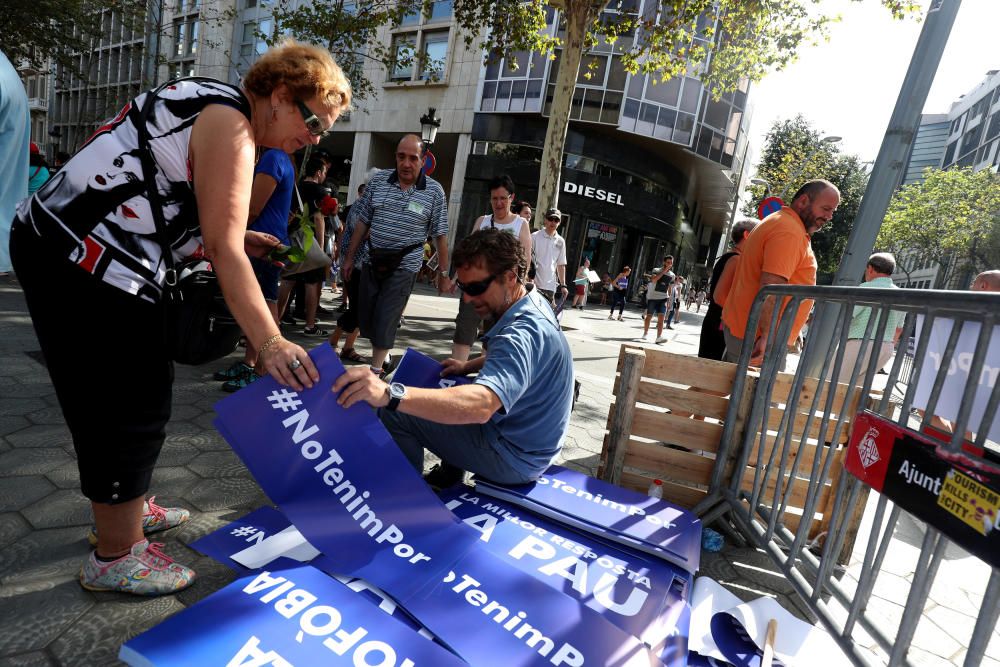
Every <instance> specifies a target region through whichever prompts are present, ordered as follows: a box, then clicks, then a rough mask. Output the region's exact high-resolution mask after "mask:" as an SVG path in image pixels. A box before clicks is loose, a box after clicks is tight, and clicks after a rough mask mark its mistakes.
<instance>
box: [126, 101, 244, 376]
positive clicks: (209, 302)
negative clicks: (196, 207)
mask: <svg viewBox="0 0 1000 667" xmlns="http://www.w3.org/2000/svg"><path fill="white" fill-rule="evenodd" d="M171 83H173V82H172V81H171V82H168V83H166V84H163V86H161V87H160V88H157V89H156V90H155V91H153V92H151V93H150V94H149V97H147V98H146V101H145V103H144V104H143V107H142V112H141V113H140V115H139V122H138V123H137V130H138V134H139V158H140V160H141V161H142V171H143V177H144V179H145V183H146V195H147V197H148V199H149V208H150V210H151V211H152V213H153V221H154V223H155V225H156V236H157V240H158V241H159V243H160V248H161V250H162V255H163V265H164V267H165V269H166V280H165V282H164V286H163V294H162V296H161V301H162V303H163V310H164V344H165V345H166V346H167V350H168V355H169V356H170V358H171V359H173V360H174V361H176V362H177V363H179V364H187V365H191V366H197V365H200V364H204V363H208V362H209V361H215V360H216V359H220V358H222V357H224V356H226V355H228V354H231V353H232V352H233V350H235V349H236V345H237V343H239V340H240V326H239V324H237V322H236V318H234V317H233V315H232V313H230V312H229V307H228V306H227V305H226V302H225V299H224V298H223V296H222V289H221V288H220V286H219V278H218V276H216V275H215V271H213V270H212V265H211V264H210V263H209V262H208V261H207V260H205V259H195V260H188V261H185V262H181V263H179V264H178V263H175V261H174V255H173V250H172V249H171V247H170V241H169V240H168V238H167V224H166V221H165V220H164V219H163V204H162V201H161V199H160V192H159V190H158V189H157V187H156V179H155V174H156V171H157V169H156V161H155V159H154V158H153V152H152V151H151V150H150V147H149V132H148V130H147V129H146V119H147V118H148V117H149V114H150V111H151V110H152V108H153V102H154V100H155V99H156V96H157V94H158V93H159V92H160V91H161V90H162V89H163V87H164V86H167V85H170V84H171Z"/></svg>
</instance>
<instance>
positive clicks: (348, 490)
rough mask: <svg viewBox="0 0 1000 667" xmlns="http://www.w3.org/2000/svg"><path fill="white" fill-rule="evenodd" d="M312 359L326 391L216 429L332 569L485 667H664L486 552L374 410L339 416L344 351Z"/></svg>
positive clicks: (267, 384)
mask: <svg viewBox="0 0 1000 667" xmlns="http://www.w3.org/2000/svg"><path fill="white" fill-rule="evenodd" d="M310 355H311V356H312V358H313V360H314V362H315V363H316V366H317V368H318V369H319V372H320V376H321V378H322V379H321V381H320V382H319V383H318V384H317V385H316V386H314V387H313V388H312V389H310V390H304V391H302V392H295V391H292V390H290V389H288V388H286V387H280V386H278V384H277V383H276V382H274V381H273V380H272V379H270V378H263V379H261V380H259V381H257V382H255V383H253V384H252V385H250V386H249V387H247V388H245V389H243V390H241V391H239V392H237V393H236V394H233V395H232V396H230V397H229V398H226V399H224V400H222V401H221V402H220V403H219V404H217V406H216V409H217V411H218V414H219V417H218V419H217V420H216V426H217V427H218V429H219V431H220V433H222V435H223V436H224V437H225V438H226V440H227V441H228V442H229V443H230V444H231V445H232V447H233V449H234V450H235V451H236V453H237V454H238V455H239V456H240V457H241V458H242V459H243V461H244V462H245V463H246V465H247V467H248V468H249V469H250V471H251V472H252V473H253V475H254V477H255V478H256V479H257V481H258V483H259V484H260V486H261V488H262V489H263V490H264V491H265V492H266V493H267V495H268V496H269V497H270V498H271V499H272V500H273V501H274V502H275V503H276V504H278V506H279V507H281V509H282V512H283V513H284V514H285V516H287V517H288V518H289V519H291V520H292V522H293V523H294V524H295V526H296V527H297V528H298V530H300V531H301V532H302V535H304V536H305V538H307V539H308V541H309V543H310V544H311V545H312V546H314V547H315V548H316V549H318V550H319V551H321V552H322V553H323V555H324V557H325V558H328V559H329V562H330V563H331V567H332V568H334V569H335V570H336V571H337V572H338V573H340V574H344V575H351V576H356V577H360V578H362V579H365V580H366V581H369V582H371V583H373V584H374V585H376V586H378V587H379V588H381V589H383V590H384V591H385V592H386V593H387V594H388V595H390V596H392V597H393V598H394V599H395V600H397V601H398V602H399V603H400V604H402V605H403V606H404V607H406V609H407V610H408V611H409V612H410V613H411V614H412V615H413V616H414V617H415V618H416V619H417V620H418V621H419V622H420V623H421V624H422V625H424V626H425V627H427V628H428V629H429V630H430V631H431V632H433V633H434V634H435V635H436V636H437V637H438V638H439V639H441V640H442V641H443V642H445V643H446V644H447V645H448V646H449V647H450V648H452V649H453V650H455V651H456V652H457V653H458V654H459V655H460V656H461V657H462V658H463V659H465V660H466V661H467V662H469V663H471V664H503V665H509V666H511V667H515V666H519V665H525V666H526V665H553V664H555V665H582V664H584V662H586V664H588V665H640V664H641V665H643V666H644V667H645V666H647V665H649V664H650V663H651V662H655V659H653V658H652V657H651V656H650V655H649V652H648V650H647V649H646V648H645V647H644V646H643V645H642V644H641V643H640V642H639V641H638V640H637V639H636V638H634V637H631V636H629V635H628V634H627V633H625V632H622V631H621V630H620V629H618V628H617V627H615V626H614V625H612V624H611V623H608V622H607V621H605V620H604V619H602V618H601V617H600V616H599V615H597V614H595V613H594V612H592V611H591V610H590V609H588V608H586V607H584V606H582V605H580V604H579V603H578V602H577V601H575V600H573V599H571V598H569V597H567V596H565V595H562V594H560V593H558V592H556V591H553V590H552V589H551V588H549V587H548V586H546V585H545V584H542V583H541V582H538V581H535V580H534V579H533V578H532V577H530V576H528V575H525V574H523V573H522V572H520V571H518V570H516V569H515V568H512V567H510V566H509V565H507V564H505V563H504V562H502V561H501V560H499V559H497V558H496V557H494V556H492V555H491V554H489V553H488V552H487V551H486V550H485V549H484V548H482V547H481V546H480V544H479V535H478V534H477V533H476V531H473V530H471V529H470V528H469V527H468V526H465V525H462V524H461V523H460V522H459V520H458V519H457V518H456V517H455V516H454V515H453V514H452V513H451V512H449V511H448V510H447V509H446V508H445V507H444V505H443V504H442V503H441V501H440V500H438V499H437V497H436V496H434V494H433V493H431V491H430V489H429V487H428V486H427V485H426V484H425V483H424V482H423V480H422V479H421V478H420V476H419V475H418V474H417V472H416V471H415V470H414V469H413V467H412V466H411V465H410V464H409V462H408V461H407V460H406V458H405V456H403V454H402V452H401V451H400V450H399V448H398V447H397V446H396V444H395V443H394V442H393V441H392V439H391V438H390V437H389V434H388V432H387V431H386V430H385V428H384V427H383V426H382V424H381V422H379V420H378V418H377V417H376V415H375V413H374V412H373V411H372V409H371V408H370V407H368V406H367V405H365V404H358V405H355V406H353V407H352V408H350V409H347V410H345V409H344V408H342V407H340V406H339V405H338V404H337V402H336V396H335V395H334V394H333V393H332V392H331V390H330V389H331V386H332V384H333V382H334V381H335V380H336V378H337V377H339V376H340V375H341V374H342V373H343V372H344V368H343V366H342V365H341V364H340V361H339V359H337V356H336V354H335V353H334V351H333V349H332V348H330V347H329V346H326V345H323V346H319V347H317V348H315V349H314V350H313V351H312V352H311V353H310ZM525 619H529V620H528V621H526V620H525ZM497 656H502V660H500V661H499V662H498V661H497Z"/></svg>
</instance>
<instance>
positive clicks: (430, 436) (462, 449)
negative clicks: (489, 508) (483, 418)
mask: <svg viewBox="0 0 1000 667" xmlns="http://www.w3.org/2000/svg"><path fill="white" fill-rule="evenodd" d="M378 416H379V418H380V419H381V420H382V424H384V425H385V427H386V429H387V430H388V431H389V435H391V436H392V439H393V440H395V441H396V444H397V445H399V448H400V449H401V450H402V452H403V454H404V455H405V456H406V458H407V459H408V460H409V462H410V464H411V465H412V466H413V467H414V468H416V469H417V472H423V469H424V449H429V450H430V451H431V452H432V453H434V454H436V455H438V456H439V457H440V458H441V460H442V461H444V462H445V463H449V464H451V465H453V466H455V467H457V468H461V469H462V470H468V471H469V472H471V473H474V474H476V475H480V476H482V477H485V478H486V479H488V480H491V481H493V482H498V483H500V484H524V483H526V482H530V481H532V480H533V479H534V478H533V477H526V476H524V475H522V474H520V473H518V472H516V471H514V470H512V469H511V467H510V464H508V463H507V462H506V461H504V460H503V459H502V458H501V457H500V455H499V454H498V453H497V450H496V447H495V446H494V441H495V439H496V438H497V435H496V433H495V430H493V426H492V425H491V424H488V423H487V424H438V423H437V422H432V421H429V420H427V419H421V418H420V417H414V416H412V415H406V414H403V413H402V412H392V411H390V410H386V409H385V408H381V409H379V411H378ZM491 431H492V432H491ZM541 472H542V471H539V474H541Z"/></svg>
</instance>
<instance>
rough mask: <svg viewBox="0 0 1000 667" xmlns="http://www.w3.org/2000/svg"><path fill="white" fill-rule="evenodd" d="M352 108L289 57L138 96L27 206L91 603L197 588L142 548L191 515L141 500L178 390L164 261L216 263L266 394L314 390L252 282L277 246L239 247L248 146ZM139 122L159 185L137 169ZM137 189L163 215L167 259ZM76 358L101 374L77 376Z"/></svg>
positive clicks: (22, 238) (292, 45) (155, 551)
mask: <svg viewBox="0 0 1000 667" xmlns="http://www.w3.org/2000/svg"><path fill="white" fill-rule="evenodd" d="M150 100H151V101H152V102H151V103H152V107H151V108H150V109H149V111H150V115H149V118H148V119H145V117H144V116H143V115H142V114H141V113H140V109H144V108H146V102H147V101H150ZM350 102H351V90H350V84H349V83H348V81H347V78H346V77H345V76H344V74H343V72H342V71H341V69H340V68H339V67H338V66H337V64H336V63H335V62H334V61H333V59H332V57H331V56H330V54H329V53H328V52H327V51H326V50H324V49H321V48H318V47H314V46H309V45H305V44H299V43H296V42H294V41H288V42H285V43H284V44H282V45H280V46H277V47H275V48H273V49H271V50H270V51H268V52H266V53H265V54H264V55H262V56H261V57H260V58H259V59H258V60H257V62H256V63H254V65H253V66H252V67H251V68H250V69H249V70H248V71H247V73H246V75H245V77H244V79H243V83H242V87H236V86H233V85H230V84H228V83H224V82H222V81H216V80H213V79H206V78H192V79H182V80H177V81H174V82H172V83H170V84H169V85H167V86H164V87H162V88H160V89H158V90H157V91H156V92H155V93H150V92H147V93H143V94H141V95H139V96H138V97H137V98H135V99H134V100H133V101H131V102H130V103H129V104H127V105H126V107H125V108H124V109H123V110H122V111H121V112H120V113H119V114H118V115H117V116H116V117H115V118H114V119H113V120H111V121H109V122H108V123H107V124H105V125H104V126H103V127H101V128H99V129H98V131H97V133H96V134H94V136H93V137H91V139H90V140H89V141H88V142H87V143H86V144H85V145H84V146H83V147H82V148H81V149H80V150H79V152H77V154H76V155H75V156H73V157H72V158H71V159H70V160H69V162H67V163H66V165H65V166H64V167H63V168H62V169H60V170H59V173H58V174H57V175H56V177H55V178H53V179H52V180H50V181H49V182H48V183H46V184H45V185H44V186H42V188H41V189H40V190H39V191H38V192H37V193H35V195H34V196H33V197H31V198H29V199H26V200H25V201H24V202H23V203H22V204H21V206H20V208H19V210H18V214H17V218H16V219H15V222H14V226H13V231H12V238H11V253H12V256H13V260H14V267H15V269H16V271H17V276H18V279H19V281H20V282H21V285H22V287H23V289H24V297H25V300H26V301H27V304H28V310H29V312H30V314H31V318H32V321H33V323H34V326H35V332H36V333H37V335H38V342H39V343H40V345H41V348H42V352H43V354H44V355H45V361H46V365H47V368H48V372H49V375H50V376H51V378H52V384H53V385H54V386H55V390H56V394H57V396H58V397H59V403H60V406H61V407H62V412H63V415H64V417H65V419H66V424H67V425H68V427H69V430H70V433H71V434H72V436H73V448H74V449H75V451H76V455H77V465H78V467H79V471H80V486H81V490H82V492H83V495H85V496H86V497H87V498H88V499H89V500H90V503H91V508H92V509H93V513H94V522H95V528H96V536H93V537H95V539H96V546H97V548H96V550H95V551H93V552H91V553H90V555H89V556H88V557H87V559H86V560H85V562H84V564H83V568H82V571H81V573H80V583H81V585H82V586H83V587H84V588H87V589H89V590H96V591H120V592H126V593H134V594H138V595H163V594H170V593H174V592H176V591H178V590H180V589H182V588H185V587H187V586H188V585H190V584H191V582H192V581H193V580H194V578H195V573H194V571H193V570H192V569H191V568H189V567H186V566H184V565H181V564H179V563H176V562H174V561H173V560H172V559H171V558H169V557H168V556H167V555H166V554H165V553H164V552H163V551H162V549H161V547H162V545H159V544H156V543H150V542H149V541H148V538H147V535H148V534H149V533H152V532H155V531H159V530H164V529H166V528H171V527H173V526H176V525H177V524H179V523H182V522H184V521H186V520H187V519H188V516H189V514H188V512H187V510H181V509H174V508H164V507H160V506H158V505H156V504H155V503H154V502H153V499H152V498H149V500H148V501H147V500H146V492H147V491H148V489H149V485H150V479H151V477H152V475H153V468H154V467H155V465H156V460H157V457H158V456H159V453H160V448H161V447H162V446H163V441H164V435H165V427H166V424H167V422H168V420H169V419H170V410H171V389H172V384H173V377H174V368H173V361H172V360H171V356H170V351H169V349H168V346H167V344H166V341H165V340H164V327H163V324H164V304H163V301H162V298H161V297H162V294H163V291H164V287H165V283H166V275H165V271H164V269H163V267H164V260H165V258H164V257H163V256H162V247H164V246H166V247H169V248H171V249H172V251H173V260H174V261H177V262H180V261H182V260H185V259H187V258H189V257H192V256H195V257H197V256H208V257H211V259H212V265H213V268H214V270H215V272H216V273H217V274H218V277H219V284H220V285H221V287H222V290H223V293H224V296H225V297H226V303H227V304H228V306H229V308H230V310H231V311H232V313H233V315H234V316H235V318H236V321H237V322H238V323H239V325H240V327H241V328H242V329H243V332H244V333H245V334H246V337H247V340H248V342H249V343H250V344H252V345H253V346H254V347H255V349H256V350H257V351H258V354H259V365H261V366H263V367H264V368H265V369H266V370H267V371H268V372H270V373H271V376H272V377H274V379H275V380H277V381H278V382H280V383H281V384H283V385H286V386H290V387H292V388H293V389H295V390H296V391H299V390H301V389H302V387H303V385H305V386H312V385H313V383H315V382H316V381H317V380H318V379H319V375H318V373H317V372H316V367H315V366H314V365H313V364H312V361H310V359H309V356H308V355H307V354H306V352H305V350H303V349H302V348H301V347H299V346H298V345H295V344H293V343H291V342H290V341H287V340H285V339H284V338H282V336H281V332H280V329H279V328H278V325H277V324H275V322H274V318H273V317H272V314H271V312H270V311H269V309H268V307H267V303H266V302H265V300H264V297H263V295H262V294H261V290H260V287H259V286H258V283H257V281H256V280H255V278H254V272H253V268H252V266H251V264H250V261H249V258H248V255H250V256H255V257H264V256H265V255H267V254H268V253H269V252H271V251H272V250H273V249H274V248H275V247H277V245H278V243H279V241H278V239H277V238H275V237H274V236H272V235H270V234H265V233H263V232H258V231H248V230H247V211H248V208H249V202H250V199H251V189H252V185H253V171H254V158H255V153H256V152H257V148H258V147H261V146H268V147H275V148H279V149H281V150H283V151H285V152H293V151H294V150H296V149H297V148H301V147H302V146H305V145H307V144H313V145H315V144H317V143H319V139H320V137H321V136H322V135H323V134H324V133H325V132H326V131H328V130H329V128H330V127H331V126H332V125H333V123H334V121H336V120H337V117H338V116H339V115H340V113H341V112H342V111H343V110H344V109H346V108H348V107H349V105H350ZM144 121H145V125H144V127H143V128H142V133H143V134H148V135H149V136H150V142H149V143H150V149H151V152H152V154H153V160H154V161H155V167H156V168H155V170H154V173H146V172H145V171H144V169H143V162H142V161H141V160H140V158H139V155H140V151H142V150H143V149H142V148H141V147H140V142H139V139H138V137H139V135H140V131H139V127H138V124H139V123H142V122H144ZM144 184H149V187H150V188H153V187H155V188H157V190H158V191H159V192H161V193H165V196H164V200H165V201H167V202H169V204H167V205H166V206H164V208H163V215H164V217H165V219H166V223H167V224H166V236H167V237H168V238H166V239H165V241H166V242H165V243H164V244H163V245H162V246H161V244H160V243H157V242H156V241H155V240H154V238H155V231H154V230H155V229H156V223H155V221H154V216H153V215H152V213H151V204H150V201H149V198H148V195H147V192H148V190H147V189H146V187H145V186H144ZM168 261H169V260H168ZM56 301H58V303H59V304H60V307H59V308H53V307H52V304H53V303H54V302H56ZM67 322H72V323H74V326H73V328H72V343H73V344H72V345H68V344H67V329H66V323H67ZM77 324H78V325H79V326H76V325H77ZM81 354H85V355H87V356H88V357H89V358H91V359H92V360H93V361H94V363H92V364H88V365H87V368H86V369H85V370H84V369H81V364H80V358H81ZM126 374H130V375H126ZM127 377H132V378H136V380H135V381H134V382H130V381H127V380H126V378H127Z"/></svg>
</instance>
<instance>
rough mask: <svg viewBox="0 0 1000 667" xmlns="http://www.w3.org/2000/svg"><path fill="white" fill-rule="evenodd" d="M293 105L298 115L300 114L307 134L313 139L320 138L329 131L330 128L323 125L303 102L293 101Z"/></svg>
mask: <svg viewBox="0 0 1000 667" xmlns="http://www.w3.org/2000/svg"><path fill="white" fill-rule="evenodd" d="M295 105H296V106H297V107H298V108H299V113H300V114H302V120H304V121H305V123H306V129H307V130H309V134H311V135H313V136H314V137H322V136H324V135H325V134H326V133H327V132H329V131H330V128H328V127H325V126H324V125H323V121H321V120H320V119H319V116H317V115H316V114H314V113H313V112H312V111H311V110H310V109H309V107H307V106H306V105H305V102H303V101H301V100H295Z"/></svg>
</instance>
